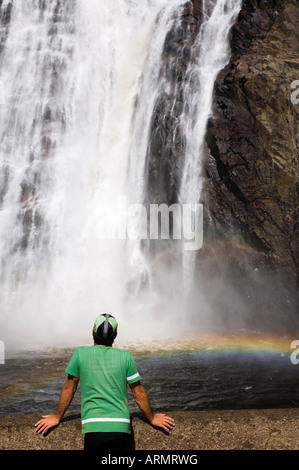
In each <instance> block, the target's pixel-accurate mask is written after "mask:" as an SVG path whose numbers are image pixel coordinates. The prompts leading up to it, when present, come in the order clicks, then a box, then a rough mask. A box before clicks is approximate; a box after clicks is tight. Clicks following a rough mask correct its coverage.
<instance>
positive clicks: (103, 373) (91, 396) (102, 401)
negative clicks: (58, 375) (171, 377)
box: [66, 345, 140, 433]
mask: <svg viewBox="0 0 299 470" xmlns="http://www.w3.org/2000/svg"><path fill="white" fill-rule="evenodd" d="M66 372H67V373H68V374H70V375H73V376H75V377H79V378H80V383H81V414H82V432H83V433H86V432H97V431H102V432H127V433H129V432H130V412H129V407H128V393H127V384H132V383H134V382H137V381H139V380H140V376H139V374H138V371H137V367H136V364H135V361H134V359H133V356H132V354H131V353H130V352H129V351H126V350H121V349H116V348H112V347H107V346H102V345H94V346H89V347H79V348H77V349H76V350H75V352H74V354H73V356H72V358H71V360H70V363H69V365H68V367H67V369H66Z"/></svg>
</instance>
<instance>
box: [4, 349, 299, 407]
mask: <svg viewBox="0 0 299 470" xmlns="http://www.w3.org/2000/svg"><path fill="white" fill-rule="evenodd" d="M70 356H71V352H70V351H67V350H66V351H63V352H62V351H56V352H54V353H53V354H51V353H49V354H47V355H42V354H41V355H37V354H36V353H31V354H27V355H25V356H18V357H13V358H10V359H8V360H7V361H6V363H5V364H4V365H1V366H0V391H1V398H0V414H2V415H3V414H15V413H21V414H39V413H43V414H50V413H52V412H54V411H55V409H56V406H57V403H58V400H59V395H60V391H61V387H62V386H63V383H64V381H65V378H66V375H65V373H64V370H65V368H66V365H67V363H68V360H69V358H70ZM135 358H136V362H137V364H138V368H139V372H140V375H141V376H142V381H143V384H144V385H145V387H146V389H147V391H148V394H149V396H150V399H151V402H152V405H153V407H154V408H155V409H156V410H157V411H162V410H165V411H171V410H172V411H174V410H180V411H184V410H189V411H190V410H217V409H219V410H221V409H222V410H223V409H250V408H292V407H298V406H299V380H298V379H299V364H298V365H294V364H292V363H291V361H290V357H289V356H287V355H279V354H277V355H274V354H266V353H263V354H260V353H259V354H253V353H238V354H237V353H227V352H226V353H223V352H221V351H220V352H213V353H210V352H207V351H205V352H202V351H201V352H199V351H195V352H194V351H192V352H181V353H173V354H172V353H171V352H170V353H167V354H155V353H153V354H139V355H135ZM129 395H130V393H129ZM129 401H130V407H131V410H132V412H135V411H138V408H137V407H136V405H135V403H134V402H133V401H132V397H131V396H130V398H129ZM69 412H75V413H80V388H79V389H78V391H77V393H76V395H75V397H74V400H73V403H72V405H71V407H70V409H69Z"/></svg>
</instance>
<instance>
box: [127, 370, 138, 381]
mask: <svg viewBox="0 0 299 470" xmlns="http://www.w3.org/2000/svg"><path fill="white" fill-rule="evenodd" d="M136 377H139V374H138V372H137V374H134V375H131V377H127V380H132V379H136Z"/></svg>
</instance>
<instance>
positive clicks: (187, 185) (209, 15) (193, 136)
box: [179, 0, 242, 296]
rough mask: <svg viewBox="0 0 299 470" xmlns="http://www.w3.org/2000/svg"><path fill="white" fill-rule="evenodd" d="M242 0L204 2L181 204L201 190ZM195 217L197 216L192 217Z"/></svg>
mask: <svg viewBox="0 0 299 470" xmlns="http://www.w3.org/2000/svg"><path fill="white" fill-rule="evenodd" d="M241 4H242V2H241V0H218V1H211V0H204V1H203V24H202V26H201V29H200V32H199V35H198V37H197V40H196V42H195V44H194V47H193V51H192V54H193V57H194V61H192V66H191V67H189V70H188V72H187V74H188V81H189V86H188V87H186V88H185V94H184V103H185V106H184V112H183V116H182V120H183V122H184V126H185V129H186V136H187V138H186V140H187V150H186V159H185V166H184V172H183V176H182V180H181V186H180V192H179V199H180V203H181V204H192V205H193V206H194V204H197V203H198V202H199V201H200V200H201V193H202V188H203V177H202V173H201V171H202V163H203V159H204V157H205V154H206V147H205V133H206V128H207V123H208V119H209V118H210V117H211V115H212V103H213V91H214V84H215V80H216V78H217V75H218V74H219V72H220V71H221V70H222V69H223V68H224V67H225V66H226V65H227V64H228V62H229V58H230V47H229V41H228V38H229V32H230V30H231V27H232V25H233V24H234V22H235V20H236V17H237V15H238V13H239V11H240V8H241ZM194 217H196V215H194ZM195 259H196V252H194V251H184V252H183V258H182V260H183V261H182V263H183V266H182V269H183V285H184V290H185V293H186V296H188V294H189V292H190V290H191V288H192V282H193V274H194V265H195Z"/></svg>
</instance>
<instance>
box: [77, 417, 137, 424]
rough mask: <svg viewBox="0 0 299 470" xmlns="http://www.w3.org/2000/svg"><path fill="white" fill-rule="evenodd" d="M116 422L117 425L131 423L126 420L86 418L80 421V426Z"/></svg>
mask: <svg viewBox="0 0 299 470" xmlns="http://www.w3.org/2000/svg"><path fill="white" fill-rule="evenodd" d="M107 421H109V422H114V421H115V422H118V423H130V422H131V421H130V420H129V419H126V418H87V419H83V420H82V424H85V423H98V422H107Z"/></svg>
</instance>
